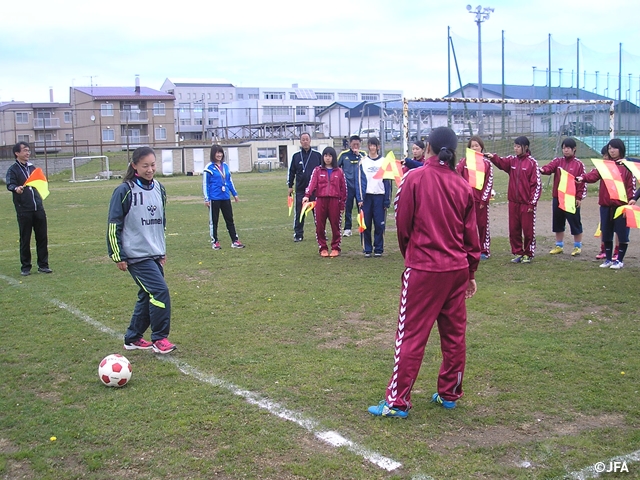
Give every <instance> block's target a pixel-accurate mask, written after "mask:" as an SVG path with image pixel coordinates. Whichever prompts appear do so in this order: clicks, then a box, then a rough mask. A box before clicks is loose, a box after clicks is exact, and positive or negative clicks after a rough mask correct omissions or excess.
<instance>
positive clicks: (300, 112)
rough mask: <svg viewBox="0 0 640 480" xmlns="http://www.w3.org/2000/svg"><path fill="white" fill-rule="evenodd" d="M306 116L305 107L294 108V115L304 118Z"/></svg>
mask: <svg viewBox="0 0 640 480" xmlns="http://www.w3.org/2000/svg"><path fill="white" fill-rule="evenodd" d="M306 114H307V107H296V115H298V116H304V115H306Z"/></svg>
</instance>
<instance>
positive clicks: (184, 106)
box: [178, 103, 191, 113]
mask: <svg viewBox="0 0 640 480" xmlns="http://www.w3.org/2000/svg"><path fill="white" fill-rule="evenodd" d="M190 111H191V104H190V103H179V104H178V112H179V113H189V112H190Z"/></svg>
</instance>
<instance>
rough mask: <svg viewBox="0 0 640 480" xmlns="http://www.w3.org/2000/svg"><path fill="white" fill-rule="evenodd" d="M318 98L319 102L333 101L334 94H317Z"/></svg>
mask: <svg viewBox="0 0 640 480" xmlns="http://www.w3.org/2000/svg"><path fill="white" fill-rule="evenodd" d="M316 98H317V99H318V100H333V93H326V92H324V93H323V92H316Z"/></svg>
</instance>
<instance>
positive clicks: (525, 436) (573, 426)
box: [429, 413, 626, 453]
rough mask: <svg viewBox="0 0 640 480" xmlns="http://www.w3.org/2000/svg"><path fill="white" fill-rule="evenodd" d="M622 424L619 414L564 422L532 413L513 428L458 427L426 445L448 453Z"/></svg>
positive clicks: (531, 440) (500, 426)
mask: <svg viewBox="0 0 640 480" xmlns="http://www.w3.org/2000/svg"><path fill="white" fill-rule="evenodd" d="M625 426H626V424H625V422H624V417H623V416H622V415H614V414H603V415H598V416H586V415H578V416H577V418H576V419H575V420H573V421H571V422H567V421H562V420H558V419H555V418H553V417H545V416H544V415H542V414H535V413H534V414H533V420H532V421H531V422H527V423H522V424H520V425H516V426H514V427H506V426H502V425H494V426H486V427H484V428H477V429H464V428H461V429H460V430H458V431H455V432H446V433H444V434H443V435H441V436H439V437H438V438H437V441H435V442H433V443H432V444H429V448H432V449H434V450H435V451H437V452H439V453H448V452H449V451H450V450H452V449H455V448H458V447H465V448H478V447H489V448H490V447H497V446H502V445H509V444H524V443H529V442H533V441H541V440H545V439H548V438H549V437H563V436H567V435H576V434H578V433H580V432H583V431H589V430H597V429H600V428H612V427H613V428H624V427H625Z"/></svg>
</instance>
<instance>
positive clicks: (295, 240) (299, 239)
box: [293, 237, 302, 242]
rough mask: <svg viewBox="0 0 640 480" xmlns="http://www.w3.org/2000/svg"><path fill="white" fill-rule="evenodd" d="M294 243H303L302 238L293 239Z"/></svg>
mask: <svg viewBox="0 0 640 480" xmlns="http://www.w3.org/2000/svg"><path fill="white" fill-rule="evenodd" d="M293 241H294V242H301V241H302V237H293Z"/></svg>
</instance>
